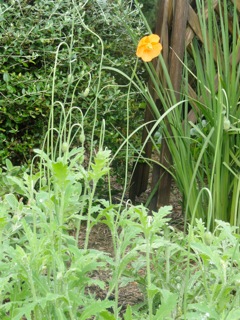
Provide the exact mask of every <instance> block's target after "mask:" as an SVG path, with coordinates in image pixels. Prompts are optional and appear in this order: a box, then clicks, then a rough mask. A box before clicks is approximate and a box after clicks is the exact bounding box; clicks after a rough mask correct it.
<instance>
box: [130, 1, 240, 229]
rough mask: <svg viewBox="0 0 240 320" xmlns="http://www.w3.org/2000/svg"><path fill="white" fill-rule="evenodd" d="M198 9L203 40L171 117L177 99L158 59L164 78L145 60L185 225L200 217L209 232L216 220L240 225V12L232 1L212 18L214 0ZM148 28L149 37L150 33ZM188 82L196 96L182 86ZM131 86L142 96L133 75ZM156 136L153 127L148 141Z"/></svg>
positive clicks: (189, 60) (194, 48) (190, 59)
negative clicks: (161, 116) (162, 116)
mask: <svg viewBox="0 0 240 320" xmlns="http://www.w3.org/2000/svg"><path fill="white" fill-rule="evenodd" d="M196 3H197V14H198V17H199V25H200V30H201V35H202V42H200V41H198V40H197V39H194V41H193V42H192V45H191V48H190V49H191V50H190V53H189V52H186V54H185V59H184V61H182V63H183V69H184V72H183V74H184V77H183V80H184V81H183V84H182V88H181V92H180V103H179V105H178V106H177V107H176V108H174V110H173V111H172V112H169V109H170V108H171V107H172V106H173V105H176V99H175V93H174V90H173V88H172V84H171V80H170V77H169V74H168V71H167V68H166V66H165V63H164V60H163V58H162V56H161V55H160V56H159V58H158V63H159V64H160V66H161V68H162V70H163V72H162V74H163V76H162V78H159V74H157V73H156V71H155V69H154V68H153V65H152V63H151V62H150V63H145V66H146V70H147V72H148V73H149V76H150V78H151V81H152V83H153V87H154V88H153V90H154V92H155V94H156V95H157V96H158V98H159V99H160V101H161V105H162V107H163V110H164V112H165V113H166V120H167V121H163V122H161V123H160V126H159V127H160V130H162V132H163V133H164V137H165V139H166V142H167V144H168V148H169V150H170V153H171V157H172V165H171V166H170V169H169V170H170V173H171V174H172V176H173V179H174V180H175V181H176V183H177V185H178V187H179V189H180V191H181V193H182V195H183V200H184V202H183V206H184V212H185V219H186V221H191V220H193V221H194V219H195V218H201V219H203V221H205V222H206V223H207V227H208V228H213V226H214V221H215V219H220V220H224V221H228V222H230V223H231V224H232V225H235V226H239V224H240V202H239V199H240V175H239V172H240V163H239V155H240V153H239V152H240V150H239V142H240V141H239V139H240V123H239V116H240V108H239V97H240V86H239V84H240V65H239V57H238V56H239V47H240V41H239V36H238V35H239V18H238V11H237V7H236V2H235V3H234V4H231V3H229V1H227V0H224V1H219V3H218V8H219V10H218V13H216V11H215V10H214V9H213V7H212V1H197V2H196ZM206 9H208V18H207V19H206V16H205V12H206ZM230 13H231V15H230ZM143 19H144V17H143ZM146 30H148V32H150V33H151V30H150V29H147V28H146ZM128 31H129V32H130V34H131V35H132V37H133V39H134V41H136V37H135V36H134V32H133V30H130V28H128ZM189 79H191V83H193V86H194V91H195V93H196V94H194V95H193V93H192V90H191V88H189V86H188V82H189ZM136 81H137V83H138V85H139V87H140V88H141V91H142V93H143V96H146V92H148V89H146V88H145V87H144V85H142V84H141V80H140V78H139V76H138V75H136ZM148 103H149V105H150V107H151V108H152V110H153V113H154V114H155V116H156V117H157V118H158V117H159V112H158V110H157V106H156V104H155V103H154V101H153V100H151V99H149V98H148ZM190 108H192V109H193V111H194V121H189V120H188V112H189V109H190ZM154 130H155V131H156V127H154V129H153V130H152V131H151V132H150V133H149V138H151V136H153V133H154ZM160 151H161V150H160ZM160 165H161V164H160Z"/></svg>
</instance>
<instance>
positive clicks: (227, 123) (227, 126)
mask: <svg viewBox="0 0 240 320" xmlns="http://www.w3.org/2000/svg"><path fill="white" fill-rule="evenodd" d="M230 126H231V122H230V120H229V119H228V118H227V117H224V118H223V129H224V130H225V131H228V130H229V129H230Z"/></svg>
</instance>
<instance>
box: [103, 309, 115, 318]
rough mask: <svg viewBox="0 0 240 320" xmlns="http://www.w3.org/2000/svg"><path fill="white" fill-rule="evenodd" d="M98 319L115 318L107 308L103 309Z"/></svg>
mask: <svg viewBox="0 0 240 320" xmlns="http://www.w3.org/2000/svg"><path fill="white" fill-rule="evenodd" d="M99 319H100V320H116V318H115V317H114V315H113V314H112V313H111V312H109V311H107V310H105V311H103V312H101V313H100V318H99Z"/></svg>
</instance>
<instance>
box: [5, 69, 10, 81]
mask: <svg viewBox="0 0 240 320" xmlns="http://www.w3.org/2000/svg"><path fill="white" fill-rule="evenodd" d="M9 80H10V76H9V73H8V72H7V71H6V72H4V73H3V81H5V82H7V83H8V82H9Z"/></svg>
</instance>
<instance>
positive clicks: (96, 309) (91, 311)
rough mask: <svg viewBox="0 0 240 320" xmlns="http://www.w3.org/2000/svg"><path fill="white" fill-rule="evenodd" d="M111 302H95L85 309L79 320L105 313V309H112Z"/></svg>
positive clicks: (112, 303)
mask: <svg viewBox="0 0 240 320" xmlns="http://www.w3.org/2000/svg"><path fill="white" fill-rule="evenodd" d="M113 305H114V302H113V301H95V302H94V303H92V304H90V305H89V306H87V307H86V308H85V310H84V311H83V313H82V315H81V317H80V318H79V320H87V319H89V318H90V317H92V316H96V315H98V314H99V313H101V312H103V311H106V309H107V308H111V307H113Z"/></svg>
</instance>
